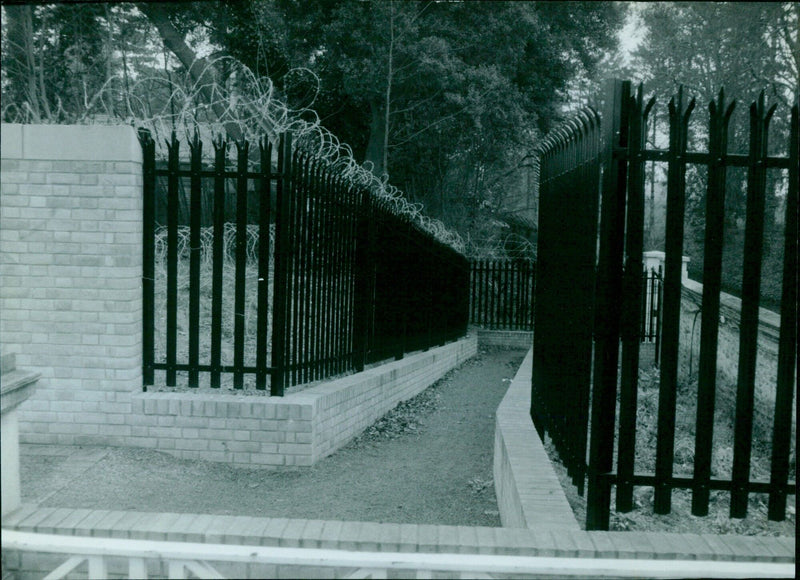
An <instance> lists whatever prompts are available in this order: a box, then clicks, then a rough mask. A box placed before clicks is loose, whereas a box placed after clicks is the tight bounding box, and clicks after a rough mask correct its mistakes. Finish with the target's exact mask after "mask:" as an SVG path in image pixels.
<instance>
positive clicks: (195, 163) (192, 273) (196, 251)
mask: <svg viewBox="0 0 800 580" xmlns="http://www.w3.org/2000/svg"><path fill="white" fill-rule="evenodd" d="M189 149H190V152H191V160H192V161H191V173H192V176H191V184H190V195H191V197H190V205H189V211H190V226H189V366H190V367H191V368H190V369H189V387H198V386H199V382H200V373H199V371H198V370H197V366H198V365H199V364H200V253H201V251H202V246H201V244H200V220H201V217H202V211H203V209H202V205H201V201H202V197H201V196H202V191H201V184H200V171H201V170H202V169H203V166H202V160H203V143H202V141H200V135H198V134H197V132H195V134H194V139H193V140H192V141H191V143H190V145H189Z"/></svg>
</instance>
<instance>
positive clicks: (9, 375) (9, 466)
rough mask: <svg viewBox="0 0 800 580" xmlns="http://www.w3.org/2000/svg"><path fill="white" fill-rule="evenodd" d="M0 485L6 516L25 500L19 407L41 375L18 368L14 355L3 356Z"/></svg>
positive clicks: (3, 512) (1, 366)
mask: <svg viewBox="0 0 800 580" xmlns="http://www.w3.org/2000/svg"><path fill="white" fill-rule="evenodd" d="M0 373H2V388H0V411H2V412H1V413H0V431H1V432H0V437H1V439H0V464H2V466H3V468H2V469H0V485H2V497H1V498H0V499H1V500H2V504H1V505H2V509H0V512H1V514H0V515H2V517H5V516H7V515H8V514H10V513H11V512H13V511H14V510H16V509H17V508H18V507H19V506H20V505H21V503H22V493H21V488H20V479H19V419H18V417H17V407H19V405H20V404H21V403H22V402H23V401H25V399H27V398H28V397H29V396H30V394H31V391H32V388H33V385H34V384H35V383H36V381H37V379H38V378H39V375H38V374H35V373H25V372H22V371H18V370H16V368H15V363H14V355H13V354H11V353H9V354H5V355H3V357H2V363H1V364H0Z"/></svg>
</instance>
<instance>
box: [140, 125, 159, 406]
mask: <svg viewBox="0 0 800 580" xmlns="http://www.w3.org/2000/svg"><path fill="white" fill-rule="evenodd" d="M139 141H140V143H141V144H142V216H143V220H144V223H143V224H142V311H143V319H142V383H143V385H144V390H145V391H146V390H147V387H148V386H149V385H152V384H153V383H154V378H155V377H154V372H153V362H154V359H155V344H154V338H155V336H154V335H155V320H154V318H155V223H154V222H155V192H156V144H155V141H154V140H153V137H152V136H151V135H150V133H149V132H148V131H145V130H142V131H140V132H139Z"/></svg>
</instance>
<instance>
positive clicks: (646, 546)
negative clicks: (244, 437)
mask: <svg viewBox="0 0 800 580" xmlns="http://www.w3.org/2000/svg"><path fill="white" fill-rule="evenodd" d="M3 527H4V529H9V530H17V531H21V532H34V533H42V534H59V535H65V536H93V537H95V538H127V539H131V540H156V541H158V540H161V541H172V542H200V543H207V544H229V545H235V546H270V547H272V546H275V547H286V548H318V549H334V550H357V551H365V552H400V553H409V552H418V553H440V554H442V553H443V554H480V555H490V554H494V555H509V556H538V557H545V558H552V557H556V558H611V559H620V560H639V561H640V562H641V565H640V564H638V562H628V563H627V567H625V568H622V567H620V568H619V569H620V570H623V569H624V570H626V571H627V574H622V573H619V576H623V575H629V574H631V573H632V574H635V575H636V576H645V577H659V576H669V575H667V574H664V573H663V567H664V566H665V565H667V564H666V562H667V561H670V560H673V561H674V560H689V561H691V564H692V566H691V570H692V571H693V572H694V573H693V574H689V575H690V576H700V577H704V576H710V575H711V574H712V573H716V572H718V569H719V563H720V562H738V563H739V564H738V566H739V567H741V568H739V569H740V570H741V571H742V573H741V576H742V577H747V576H753V575H755V574H754V573H759V574H761V575H763V576H767V575H769V574H767V570H765V568H766V566H765V565H768V564H774V563H783V564H785V566H781V567H778V568H777V569H776V568H771V569H770V570H769V571H771V572H773V574H772V576H773V577H779V576H780V577H792V574H793V572H794V569H793V567H794V562H795V542H794V538H787V537H777V538H775V537H758V536H735V535H723V536H714V535H710V534H686V533H680V534H668V533H662V532H585V531H582V530H552V529H547V528H539V529H530V530H529V529H509V528H489V527H467V526H439V525H428V524H396V523H377V522H342V521H331V520H301V519H288V518H259V517H251V516H225V515H210V514H178V513H149V512H133V511H129V512H125V511H109V510H91V509H69V508H52V507H38V506H34V505H28V506H23V507H22V508H21V509H20V510H18V511H17V512H15V513H14V514H11V515H10V516H9V517H7V518H6V519H5V520H4V522H3ZM3 558H4V568H5V569H7V570H8V571H10V572H13V573H14V575H15V577H17V578H19V579H26V578H42V577H43V576H45V575H46V574H48V573H49V572H51V571H52V570H54V569H55V568H56V567H58V566H60V565H61V564H63V563H64V561H66V559H67V558H68V556H67V555H65V554H64V555H58V556H54V555H50V554H42V553H32V552H19V551H14V550H4V551H3ZM654 561H658V563H660V562H664V564H662V566H658V565H657V562H654ZM745 562H758V563H759V565H758V566H757V567H756V568H755V569H753V568H745V567H744V565H743V564H742V563H745ZM648 566H649V568H648V569H649V570H650V571H651V572H652V574H648V573H646V572H645V567H648ZM214 567H215V568H216V569H217V570H218V571H219V572H220V573H222V574H223V575H224V576H225V577H227V578H332V577H337V578H341V577H346V576H347V575H348V574H351V573H352V572H353V571H354V569H353V568H350V569H347V568H343V567H342V568H338V569H335V573H334V569H331V568H328V569H320V568H312V567H310V566H298V565H294V564H284V565H268V564H246V563H219V564H215V566H214ZM653 568H655V570H653ZM551 571H552V570H551ZM127 572H128V562H127V561H126V560H117V561H115V560H113V559H112V560H111V561H110V562H109V568H108V573H109V575H110V576H111V577H120V578H127V577H128V576H127ZM748 572H750V573H749V574H748ZM775 572H778V573H775ZM167 574H168V570H167V567H166V565H165V564H164V562H163V561H161V562H160V561H158V560H152V561H150V562H149V565H148V577H159V578H160V577H166V576H167ZM451 575H452V574H450V575H449V574H448V573H447V572H440V573H438V574H437V576H436V577H450V576H451ZM685 575H686V574H680V576H685ZM408 576H409V575H408V574H406V575H402V576H400V577H408ZM548 576H550V574H548ZM567 576H570V575H565V576H564V577H567ZM676 576H678V575H676ZM390 577H397V575H395V576H390ZM503 577H505V576H503ZM513 577H515V578H520V577H522V578H530V577H533V578H538V577H541V575H537V574H534V575H530V574H528V575H521V576H520V575H514V576H513ZM570 577H577V576H570ZM586 577H600V574H595V575H593V574H591V573H589V572H588V571H587V574H586ZM603 577H608V576H607V575H606V574H604V575H603Z"/></svg>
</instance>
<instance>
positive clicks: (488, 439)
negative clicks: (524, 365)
mask: <svg viewBox="0 0 800 580" xmlns="http://www.w3.org/2000/svg"><path fill="white" fill-rule="evenodd" d="M523 356H524V352H523V351H508V350H493V351H490V352H488V353H487V352H483V353H482V354H479V355H478V356H477V357H475V358H473V359H472V360H470V361H468V362H467V363H465V364H464V365H462V366H461V367H460V368H459V369H457V370H456V371H454V372H452V373H451V374H450V375H448V377H446V378H445V379H444V380H443V381H442V382H441V383H440V384H438V385H437V386H436V387H435V388H434V389H433V390H432V391H431V392H428V393H427V394H425V395H423V396H424V397H425V400H427V401H428V402H430V401H433V400H435V401H436V405H435V406H434V408H433V409H431V408H430V406H429V405H424V404H422V405H417V406H416V407H415V406H412V408H414V409H416V413H415V416H416V419H418V420H419V427H417V428H416V429H409V430H408V432H406V433H404V434H402V435H400V436H399V437H396V438H383V437H377V438H371V439H369V438H368V439H362V440H361V441H356V442H354V443H351V444H350V445H348V446H347V447H345V448H343V449H341V450H339V451H338V452H337V453H335V454H334V455H332V456H330V457H328V458H326V459H324V460H322V461H320V462H319V463H318V464H317V465H315V466H313V467H311V468H291V469H285V470H278V471H272V470H267V469H243V468H233V467H230V466H228V465H225V464H219V463H212V462H204V461H186V460H180V459H176V458H174V457H172V456H170V455H167V454H165V453H161V452H157V451H151V450H144V449H123V448H112V447H83V448H81V447H60V446H50V445H22V446H21V455H22V457H21V464H22V465H21V467H22V493H23V498H22V499H23V502H24V503H37V504H39V505H41V506H50V507H67V508H92V509H109V510H136V511H153V512H180V513H208V514H228V515H249V516H265V517H289V518H309V519H332V520H357V521H359V520H360V521H376V522H396V523H417V524H445V525H467V526H499V525H500V518H499V512H498V509H497V503H496V500H495V495H494V488H493V486H492V481H491V479H492V455H493V443H494V413H495V410H496V409H497V406H498V405H499V403H500V400H501V399H502V397H503V396H504V394H505V392H506V389H507V387H508V384H509V381H510V379H511V378H512V377H513V376H514V373H515V372H516V369H517V367H518V366H519V363H520V362H521V360H522V358H523ZM406 415H407V414H406ZM400 420H401V422H402V421H404V420H405V418H404V417H401V418H400Z"/></svg>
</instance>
